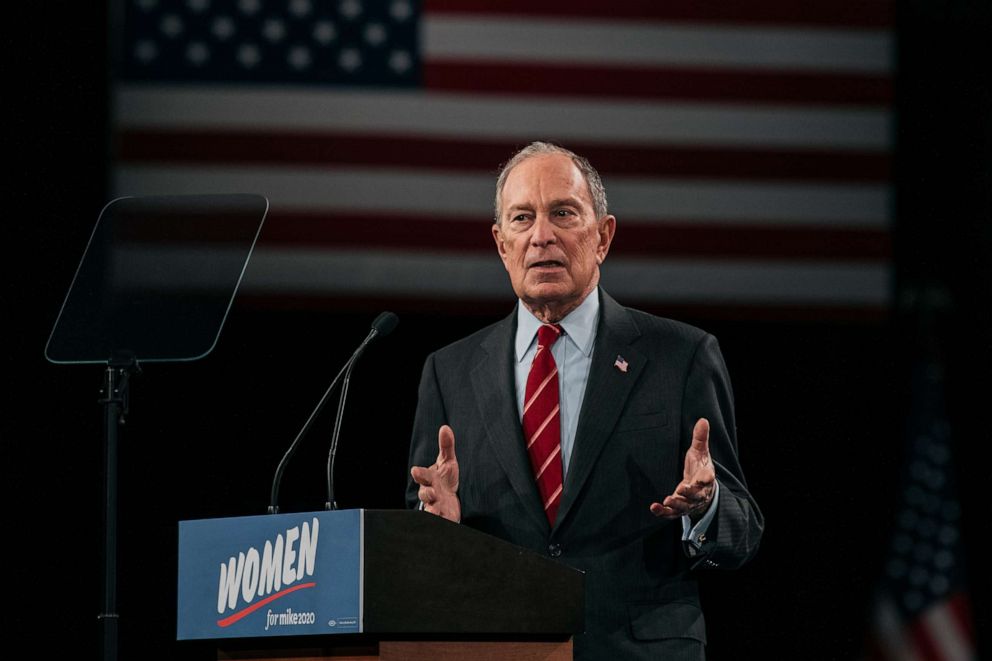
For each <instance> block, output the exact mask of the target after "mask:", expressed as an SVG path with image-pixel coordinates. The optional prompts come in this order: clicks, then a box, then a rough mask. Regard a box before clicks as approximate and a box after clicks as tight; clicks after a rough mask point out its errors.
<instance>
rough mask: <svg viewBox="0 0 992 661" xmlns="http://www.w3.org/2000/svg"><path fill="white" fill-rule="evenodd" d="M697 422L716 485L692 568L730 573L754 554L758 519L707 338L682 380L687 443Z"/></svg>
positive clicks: (719, 364)
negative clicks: (703, 424)
mask: <svg viewBox="0 0 992 661" xmlns="http://www.w3.org/2000/svg"><path fill="white" fill-rule="evenodd" d="M699 418H706V419H707V420H709V422H710V455H711V456H712V458H713V462H714V467H715V469H716V479H717V481H718V482H719V483H720V499H719V503H718V506H717V511H716V515H715V516H714V519H713V521H712V523H711V524H710V526H709V528H708V529H707V531H706V540H705V542H704V543H703V544H702V546H701V547H700V548H699V550H698V551H697V552H696V554H695V555H694V556H693V557H692V566H693V568H694V569H695V568H700V567H707V568H722V569H734V568H737V567H740V566H741V565H743V564H744V563H745V562H747V561H748V560H749V559H750V558H751V557H752V556H753V555H754V554H755V552H756V551H757V550H758V546H759V544H760V542H761V534H762V531H763V530H764V517H763V516H762V514H761V510H760V509H758V504H757V503H756V502H755V500H754V498H753V497H752V496H751V493H750V492H749V491H748V488H747V483H746V482H745V480H744V473H743V470H742V469H741V465H740V461H739V459H738V454H737V427H736V423H735V418H734V395H733V390H732V389H731V385H730V376H729V374H728V373H727V367H726V365H725V364H724V361H723V355H722V354H721V353H720V347H719V345H718V343H717V341H716V338H715V337H713V336H712V335H705V336H703V338H702V339H701V340H700V342H699V344H698V346H697V347H696V352H695V356H694V357H693V360H692V364H691V366H690V368H689V373H688V375H687V377H686V384H685V397H684V399H683V410H682V421H681V422H682V430H683V431H684V432H685V431H686V430H688V434H686V433H683V437H685V438H687V439H690V440H691V435H692V434H691V430H692V428H693V426H694V425H695V424H696V421H697V420H698V419H699ZM686 443H688V440H687V441H686Z"/></svg>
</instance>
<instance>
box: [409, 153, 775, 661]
mask: <svg viewBox="0 0 992 661" xmlns="http://www.w3.org/2000/svg"><path fill="white" fill-rule="evenodd" d="M615 231H616V218H614V217H613V216H612V215H610V214H609V213H608V212H607V206H606V193H605V191H604V189H603V184H602V181H601V180H600V177H599V174H598V173H597V172H596V170H595V169H594V168H593V167H592V166H591V165H590V164H589V162H588V161H587V160H586V159H584V158H582V157H580V156H578V155H576V154H574V153H572V152H571V151H568V150H567V149H564V148H561V147H559V146H556V145H552V144H549V143H543V142H535V143H532V144H530V145H528V146H527V147H525V148H524V149H522V150H521V151H520V152H518V153H517V154H516V155H514V156H513V158H511V159H510V160H509V161H508V162H507V164H506V165H505V166H504V167H503V170H502V172H501V173H500V175H499V178H498V180H497V182H496V215H495V223H494V224H493V228H492V233H493V239H494V240H495V242H496V249H497V251H498V252H499V256H500V258H501V259H502V260H503V265H504V266H505V267H506V271H507V273H508V274H509V276H510V282H511V284H512V285H513V290H514V292H515V293H516V295H517V297H518V299H519V301H518V303H517V305H516V307H515V309H514V311H513V313H512V314H511V315H510V316H509V317H507V318H506V319H504V320H503V321H500V322H498V323H496V324H493V325H492V326H489V327H488V328H484V329H482V330H481V331H478V332H477V333H475V334H473V335H471V336H469V337H467V338H465V339H463V340H460V341H458V342H455V343H454V344H452V345H450V346H447V347H445V348H443V349H441V350H440V351H437V352H436V353H434V354H432V355H431V356H430V357H429V358H428V359H427V362H426V364H425V366H424V372H423V376H422V378H421V382H420V389H419V403H418V406H417V414H416V418H415V421H414V429H413V439H412V442H411V448H410V464H411V467H412V468H411V471H410V473H411V478H412V479H411V481H410V483H409V486H408V489H407V499H408V504H409V505H410V506H419V507H422V508H423V509H425V510H426V511H428V512H432V513H435V514H438V515H440V516H443V517H444V518H446V519H450V520H452V521H456V522H458V521H460V522H462V523H464V524H466V525H469V526H472V527H473V528H476V529H478V530H481V531H483V532H486V533H489V534H492V535H495V536H497V537H500V538H502V539H505V540H507V541H509V542H512V543H514V544H517V545H519V546H523V547H526V548H529V549H532V550H534V551H538V552H540V553H545V554H547V555H549V556H551V557H553V558H557V559H558V560H559V561H561V562H564V563H565V564H567V565H570V566H572V567H575V568H577V569H581V570H583V571H584V572H585V584H586V598H585V605H586V613H585V628H586V632H585V633H584V634H580V635H578V636H576V638H575V642H574V644H575V647H574V651H575V658H577V659H702V658H704V646H705V642H706V632H705V627H704V624H703V617H702V613H701V611H700V607H699V595H698V590H697V584H696V581H695V578H694V572H695V571H698V570H701V569H704V568H722V569H730V568H735V567H738V566H740V565H742V564H743V563H744V562H745V561H747V560H748V559H749V558H750V557H751V556H752V555H754V553H755V551H756V550H757V548H758V543H759V541H760V539H761V533H762V528H763V525H764V522H763V518H762V515H761V512H760V511H759V509H758V506H757V504H756V503H755V501H754V499H753V498H752V497H751V495H750V493H748V490H747V486H746V484H745V481H744V475H743V473H742V471H741V467H740V463H739V462H738V459H737V440H736V432H735V426H734V408H733V393H732V391H731V387H730V379H729V377H728V375H727V370H726V367H725V366H724V362H723V358H722V356H721V354H720V350H719V347H718V345H717V342H716V339H715V338H714V337H713V336H711V335H708V334H707V333H705V332H703V331H701V330H699V329H697V328H694V327H692V326H688V325H686V324H682V323H679V322H676V321H672V320H669V319H662V318H659V317H655V316H652V315H648V314H645V313H643V312H639V311H637V310H632V309H629V308H625V307H623V306H621V305H619V304H618V303H617V302H616V301H614V300H613V299H612V298H610V297H609V296H608V295H607V293H606V292H605V291H603V290H602V289H600V288H599V267H600V265H601V264H602V263H603V261H604V260H605V259H606V255H607V253H608V252H609V249H610V243H611V241H612V240H613V235H614V232H615Z"/></svg>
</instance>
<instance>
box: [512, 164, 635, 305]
mask: <svg viewBox="0 0 992 661" xmlns="http://www.w3.org/2000/svg"><path fill="white" fill-rule="evenodd" d="M615 228H616V219H615V218H614V217H613V216H609V215H607V216H604V217H603V218H596V214H595V211H594V210H593V202H592V197H591V195H590V193H589V186H588V185H587V184H586V180H585V178H584V177H583V176H582V172H581V171H580V170H579V169H578V168H577V167H576V166H575V164H574V163H573V162H572V159H571V158H569V157H568V156H566V155H564V154H542V155H539V156H533V157H531V158H528V159H527V160H525V161H523V162H522V163H520V164H519V165H517V166H516V167H514V168H513V169H512V170H510V173H509V175H508V176H507V178H506V183H505V184H504V186H503V192H502V194H501V195H500V218H499V223H498V224H496V225H494V226H493V238H494V239H495V240H496V248H497V249H498V250H499V256H500V257H501V258H502V259H503V265H504V266H505V267H506V271H507V273H509V274H510V282H511V284H512V285H513V291H514V292H516V294H517V296H518V297H519V298H520V299H521V300H523V302H524V304H525V305H527V307H528V308H529V309H530V310H531V311H532V312H534V313H535V314H536V315H537V316H538V317H540V318H542V319H543V320H544V321H558V320H559V319H561V317H563V316H565V315H566V314H568V313H569V312H571V311H572V310H573V309H575V308H576V307H578V305H579V303H581V302H582V301H583V300H584V299H585V297H586V295H587V294H588V293H589V292H591V291H592V290H593V289H594V288H595V287H596V285H597V284H598V283H599V265H600V264H602V263H603V260H604V259H606V253H607V252H608V251H609V248H610V241H612V240H613V232H614V230H615Z"/></svg>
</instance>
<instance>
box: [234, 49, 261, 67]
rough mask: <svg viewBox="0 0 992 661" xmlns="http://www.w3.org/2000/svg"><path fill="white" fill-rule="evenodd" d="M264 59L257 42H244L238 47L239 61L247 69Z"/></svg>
mask: <svg viewBox="0 0 992 661" xmlns="http://www.w3.org/2000/svg"><path fill="white" fill-rule="evenodd" d="M261 60H262V54H261V53H260V52H259V50H258V46H256V45H255V44H243V45H242V46H240V47H239V48H238V62H240V63H241V66H243V67H244V68H245V69H251V68H252V67H254V66H255V65H257V64H258V63H259V62H260V61H261Z"/></svg>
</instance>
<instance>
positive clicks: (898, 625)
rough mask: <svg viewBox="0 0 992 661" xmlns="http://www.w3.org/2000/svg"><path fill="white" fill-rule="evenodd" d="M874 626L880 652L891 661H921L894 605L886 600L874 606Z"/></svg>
mask: <svg viewBox="0 0 992 661" xmlns="http://www.w3.org/2000/svg"><path fill="white" fill-rule="evenodd" d="M875 626H876V628H877V631H878V636H879V638H880V639H881V647H882V652H883V653H884V654H885V655H886V657H887V658H889V659H892V660H893V661H922V659H920V657H919V655H918V654H917V653H916V646H915V645H914V644H913V642H912V639H911V638H910V635H909V633H908V631H907V630H906V627H905V625H904V624H903V621H902V618H900V617H899V614H898V613H897V612H896V608H895V605H894V604H892V602H890V601H889V600H888V599H883V600H880V601H878V602H877V603H876V604H875Z"/></svg>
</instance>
